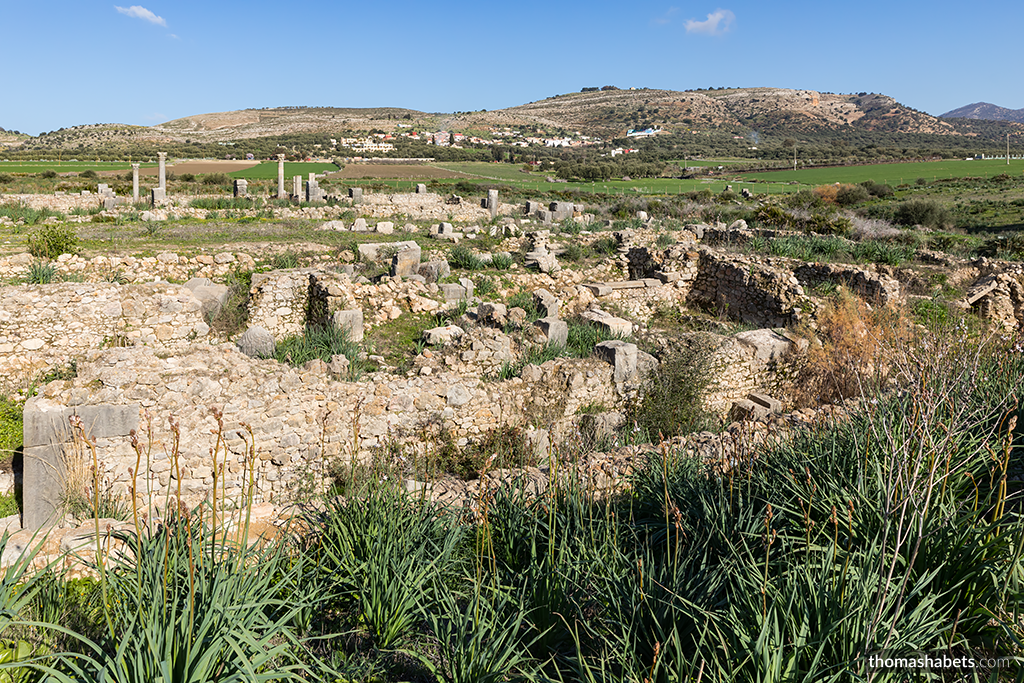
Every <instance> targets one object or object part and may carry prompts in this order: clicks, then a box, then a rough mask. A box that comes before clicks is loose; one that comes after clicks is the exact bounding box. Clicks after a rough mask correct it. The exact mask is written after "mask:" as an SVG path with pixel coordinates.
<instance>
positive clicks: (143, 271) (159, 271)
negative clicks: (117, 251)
mask: <svg viewBox="0 0 1024 683" xmlns="http://www.w3.org/2000/svg"><path fill="white" fill-rule="evenodd" d="M35 260H36V259H34V258H33V257H32V255H31V254H29V253H27V252H26V253H21V254H14V255H12V256H7V257H4V258H0V278H3V279H18V278H24V277H26V276H27V275H28V274H29V270H30V269H31V267H32V264H33V263H34V262H35ZM50 265H52V266H53V267H54V268H55V269H56V272H57V274H58V275H59V276H60V277H68V276H71V277H74V278H78V279H81V280H84V281H85V282H93V283H105V282H107V283H109V282H115V281H116V282H121V283H133V282H152V281H153V280H154V279H156V278H159V279H161V280H170V281H175V282H184V281H186V280H189V279H191V278H193V277H206V278H210V279H221V278H223V277H224V276H225V275H227V274H228V273H230V272H231V271H233V270H235V269H242V270H251V269H253V268H255V267H256V261H255V260H254V259H253V258H252V256H250V255H248V254H244V253H242V252H237V253H232V252H228V251H224V252H218V253H215V254H197V255H195V256H191V257H189V256H181V255H179V254H176V253H174V252H162V253H160V254H157V255H156V256H145V257H135V256H95V257H93V258H90V259H86V258H82V257H81V256H73V255H71V254H61V255H60V256H58V257H57V258H56V259H54V260H53V261H50Z"/></svg>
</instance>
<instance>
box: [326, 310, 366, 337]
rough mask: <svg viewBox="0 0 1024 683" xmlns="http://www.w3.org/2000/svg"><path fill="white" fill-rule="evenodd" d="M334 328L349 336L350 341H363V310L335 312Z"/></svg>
mask: <svg viewBox="0 0 1024 683" xmlns="http://www.w3.org/2000/svg"><path fill="white" fill-rule="evenodd" d="M332 320H333V322H334V326H335V327H337V328H339V329H341V330H344V331H345V332H346V333H347V334H348V338H349V341H352V342H361V341H363V309H361V308H353V309H351V310H347V311H335V312H334V318H333V319H332Z"/></svg>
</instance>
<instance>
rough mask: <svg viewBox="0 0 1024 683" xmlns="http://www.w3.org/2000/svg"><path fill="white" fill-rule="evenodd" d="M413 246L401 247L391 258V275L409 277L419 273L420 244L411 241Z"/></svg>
mask: <svg viewBox="0 0 1024 683" xmlns="http://www.w3.org/2000/svg"><path fill="white" fill-rule="evenodd" d="M413 244H414V245H415V246H413V247H405V248H404V249H401V250H400V251H398V252H397V253H395V255H394V256H393V257H392V259H391V276H392V277H410V276H412V275H418V274H419V272H418V271H419V267H420V258H421V255H422V252H421V251H420V246H419V245H418V244H416V243H415V242H414V243H413Z"/></svg>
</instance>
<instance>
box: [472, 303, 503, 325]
mask: <svg viewBox="0 0 1024 683" xmlns="http://www.w3.org/2000/svg"><path fill="white" fill-rule="evenodd" d="M476 310H477V315H478V316H479V318H480V321H481V322H483V323H486V324H488V325H494V326H496V327H502V326H504V325H505V323H507V322H508V306H506V305H505V304H495V303H482V304H480V305H479V306H478V307H477V309H476Z"/></svg>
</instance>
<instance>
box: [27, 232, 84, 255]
mask: <svg viewBox="0 0 1024 683" xmlns="http://www.w3.org/2000/svg"><path fill="white" fill-rule="evenodd" d="M28 251H29V253H30V254H32V255H33V256H35V257H36V258H44V259H52V258H57V257H58V256H60V255H61V254H74V253H75V252H76V251H78V234H77V233H76V232H75V229H74V228H73V227H72V226H70V225H66V224H55V225H45V226H43V227H42V228H40V229H39V230H37V231H36V232H35V233H34V234H33V235H30V236H29V239H28Z"/></svg>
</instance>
